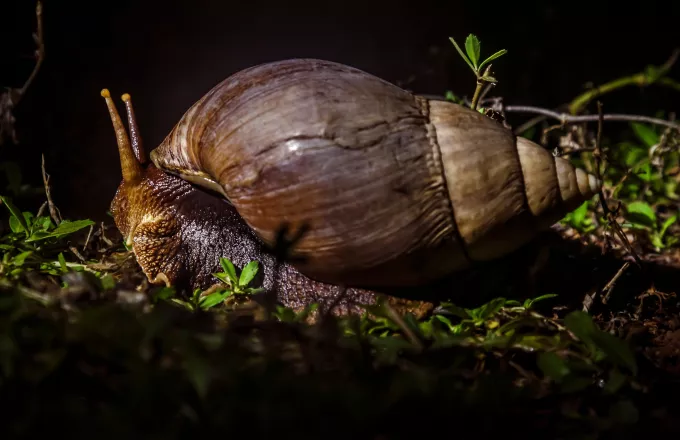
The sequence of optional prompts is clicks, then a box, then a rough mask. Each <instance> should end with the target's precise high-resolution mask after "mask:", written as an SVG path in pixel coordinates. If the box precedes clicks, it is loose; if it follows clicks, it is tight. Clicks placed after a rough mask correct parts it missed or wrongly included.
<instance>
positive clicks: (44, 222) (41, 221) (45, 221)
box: [33, 216, 54, 232]
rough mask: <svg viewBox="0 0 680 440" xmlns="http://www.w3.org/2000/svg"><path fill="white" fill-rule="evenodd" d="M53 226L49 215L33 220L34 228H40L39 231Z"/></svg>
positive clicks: (47, 229) (44, 230)
mask: <svg viewBox="0 0 680 440" xmlns="http://www.w3.org/2000/svg"><path fill="white" fill-rule="evenodd" d="M53 226H54V225H53V224H52V219H51V218H50V217H47V216H42V217H38V218H36V219H35V221H34V222H33V228H34V229H35V228H38V231H42V232H46V231H49V230H50V229H51V228H52V227H53Z"/></svg>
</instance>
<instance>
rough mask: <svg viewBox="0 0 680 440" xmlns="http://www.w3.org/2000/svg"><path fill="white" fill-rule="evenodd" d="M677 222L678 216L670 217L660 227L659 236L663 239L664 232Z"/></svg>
mask: <svg viewBox="0 0 680 440" xmlns="http://www.w3.org/2000/svg"><path fill="white" fill-rule="evenodd" d="M677 220H678V216H677V215H674V216H671V217H668V218H667V219H666V221H665V222H663V225H661V229H660V230H659V235H660V236H661V237H663V236H664V235H665V234H666V230H667V229H668V228H669V227H671V225H673V223H675V222H676V221H677Z"/></svg>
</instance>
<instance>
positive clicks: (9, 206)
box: [0, 196, 28, 231]
mask: <svg viewBox="0 0 680 440" xmlns="http://www.w3.org/2000/svg"><path fill="white" fill-rule="evenodd" d="M0 200H2V203H4V204H5V206H6V207H7V209H9V212H10V214H12V217H13V218H15V219H16V221H18V222H19V224H20V225H21V226H22V227H23V228H24V230H25V231H28V225H27V224H26V220H25V219H24V215H23V214H22V213H21V211H20V210H19V208H17V207H16V206H14V204H13V203H12V201H11V200H10V199H9V198H8V197H5V196H0ZM10 220H11V219H10Z"/></svg>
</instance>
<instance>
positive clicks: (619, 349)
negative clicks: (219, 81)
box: [592, 330, 637, 375]
mask: <svg viewBox="0 0 680 440" xmlns="http://www.w3.org/2000/svg"><path fill="white" fill-rule="evenodd" d="M592 340H593V341H594V342H595V344H597V346H598V347H599V348H600V349H601V350H602V351H603V352H604V353H605V354H606V355H607V356H608V357H609V358H610V359H611V360H612V361H613V362H615V363H616V364H617V365H620V366H622V367H626V368H628V370H630V372H631V373H633V374H634V375H635V374H637V362H636V361H635V356H634V355H633V352H632V351H631V349H630V347H629V346H628V344H627V343H626V342H625V341H624V340H622V339H619V338H617V337H616V336H614V335H611V334H609V333H607V332H603V331H601V330H598V331H596V332H594V333H593V334H592Z"/></svg>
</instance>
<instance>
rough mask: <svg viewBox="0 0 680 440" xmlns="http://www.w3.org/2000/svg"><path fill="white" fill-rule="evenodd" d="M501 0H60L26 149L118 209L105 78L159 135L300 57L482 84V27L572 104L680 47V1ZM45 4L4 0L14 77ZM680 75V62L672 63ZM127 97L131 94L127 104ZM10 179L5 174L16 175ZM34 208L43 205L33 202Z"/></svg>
mask: <svg viewBox="0 0 680 440" xmlns="http://www.w3.org/2000/svg"><path fill="white" fill-rule="evenodd" d="M623 4H624V2H612V3H610V4H608V3H606V2H598V1H581V0H574V1H568V2H547V1H534V0H532V1H524V2H517V1H514V2H511V1H508V2H496V1H480V0H477V1H455V0H449V1H433V0H417V1H414V0H410V1H406V0H391V1H370V0H364V1H356V0H343V1H340V2H325V1H322V0H319V1H317V2H307V3H302V2H290V1H288V2H285V1H284V2H281V1H257V0H251V1H217V0H213V1H209V0H191V1H177V2H174V3H171V2H162V1H155V0H153V1H141V0H138V1H121V0H119V1H111V2H95V1H90V2H84V1H77V2H76V1H65V0H61V1H57V0H45V2H44V13H43V22H44V30H45V46H46V52H47V56H46V59H45V63H44V65H43V68H42V69H41V71H40V73H39V76H38V77H37V79H36V81H35V83H34V84H33V86H32V87H31V88H30V89H29V91H28V93H27V95H26V96H25V97H24V99H23V100H22V102H21V103H20V105H19V107H18V108H17V109H16V111H15V115H16V117H17V130H18V136H19V140H20V144H19V145H18V146H14V145H11V144H7V143H6V144H5V145H2V146H0V161H8V160H12V161H18V162H19V163H20V164H21V166H22V170H23V173H24V178H25V179H26V180H27V181H29V182H33V183H36V184H37V183H39V182H40V180H39V179H40V155H41V153H44V154H45V157H46V161H47V169H48V172H49V173H50V174H51V176H52V186H53V195H54V199H55V202H56V203H57V205H58V206H59V207H60V208H61V211H62V213H63V215H64V216H65V217H67V218H75V217H80V216H89V217H91V218H95V219H104V218H106V214H105V212H106V210H107V209H108V204H109V202H110V200H111V198H112V197H113V194H114V192H115V189H116V187H117V185H118V182H119V180H120V170H119V165H118V156H117V152H116V148H115V138H114V135H113V130H112V128H111V125H110V121H109V117H108V114H107V112H106V108H105V105H104V103H103V100H102V98H101V97H100V95H99V92H100V90H101V89H102V88H103V87H107V88H109V89H110V90H111V92H112V94H113V95H114V96H115V97H116V98H118V97H119V96H120V95H121V94H122V93H124V92H129V93H130V94H131V95H132V97H133V102H134V104H135V107H136V113H137V117H138V120H139V123H140V126H141V132H142V136H143V138H144V140H145V143H146V145H147V149H151V148H152V147H153V146H155V145H156V144H158V143H159V142H160V141H161V140H162V139H163V138H164V136H165V135H166V133H167V132H168V131H169V130H170V129H171V128H172V126H173V125H174V124H175V123H176V122H177V120H178V119H179V118H180V117H181V116H182V114H183V113H184V111H185V110H186V109H187V108H188V107H189V106H190V105H191V104H192V103H193V102H194V101H196V100H197V99H198V98H200V97H201V96H202V95H203V94H204V93H205V92H207V91H208V90H209V89H210V88H211V87H212V86H214V85H215V84H216V83H218V82H219V81H221V80H222V79H224V78H226V77H227V76H229V75H231V74H233V73H235V72H236V71H238V70H240V69H243V68H246V67H249V66H252V65H254V64H258V63H262V62H266V61H272V60H277V59H282V58H292V57H318V58H326V59H330V60H333V61H338V62H342V63H346V64H350V65H352V66H355V67H358V68H360V69H363V70H366V71H368V72H370V73H373V74H375V75H378V76H380V77H382V78H384V79H386V80H388V81H392V82H396V83H399V84H401V85H403V86H404V87H405V88H408V89H410V90H412V91H414V92H417V93H434V94H443V93H444V92H445V90H447V89H452V90H454V91H455V92H456V93H458V94H471V92H472V89H473V87H474V79H473V77H472V73H471V72H470V71H469V69H468V67H467V66H466V65H465V64H464V62H463V61H462V60H461V59H460V57H459V56H458V54H457V53H456V51H455V49H454V47H453V46H452V45H451V43H450V42H449V41H448V37H449V36H453V37H454V38H456V40H457V41H458V42H459V43H463V42H464V39H465V37H466V36H467V34H468V33H470V32H472V33H475V34H477V35H478V36H479V37H480V39H481V41H482V55H484V54H486V55H489V54H490V53H492V52H495V51H496V50H498V49H502V48H505V49H508V51H509V53H508V55H506V56H504V57H502V58H501V59H499V60H498V61H496V62H495V63H494V67H495V68H494V71H495V73H496V76H497V78H499V80H500V83H499V85H498V86H497V87H496V89H495V90H494V94H495V95H501V96H503V97H504V98H505V102H506V103H512V104H532V105H539V106H545V107H556V106H557V105H559V104H562V103H564V102H566V101H568V100H570V99H571V98H573V97H574V96H575V95H577V94H578V93H579V92H581V91H582V90H583V89H584V87H586V85H587V84H588V83H589V82H593V83H595V84H597V83H602V82H605V81H608V80H611V79H613V78H615V77H618V76H621V75H624V74H630V73H635V72H638V71H640V70H642V69H643V68H644V67H645V66H646V65H647V64H661V63H663V62H664V61H665V60H666V59H667V58H668V56H669V55H670V53H671V51H672V49H673V48H675V47H677V46H680V13H679V12H680V7H679V6H678V2H677V1H665V2H661V1H651V0H646V1H629V2H627V3H626V5H627V6H622V5H623ZM34 8H35V3H34V2H32V1H29V0H3V2H2V3H0V85H1V86H8V87H20V86H21V85H22V84H23V81H24V80H25V78H26V77H27V76H28V74H29V73H30V71H31V69H32V68H33V60H32V58H31V54H32V52H33V50H34V46H33V42H32V40H31V32H33V31H34V29H35V21H34ZM671 75H672V76H673V77H674V78H678V79H680V69H679V68H678V67H677V66H676V67H674V69H673V71H672V74H671ZM604 102H605V109H606V111H610V112H613V111H616V112H635V113H640V114H654V113H655V112H656V111H657V110H666V111H678V110H680V108H679V107H680V106H679V105H678V102H680V94H678V93H676V92H672V91H669V90H668V89H661V88H657V87H652V88H648V89H637V88H630V89H626V90H625V91H621V92H617V93H615V94H612V95H611V96H607V97H606V99H605V100H604ZM120 109H121V110H122V106H121V107H120ZM3 186H4V184H3ZM22 207H23V208H25V209H29V207H27V206H22Z"/></svg>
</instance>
